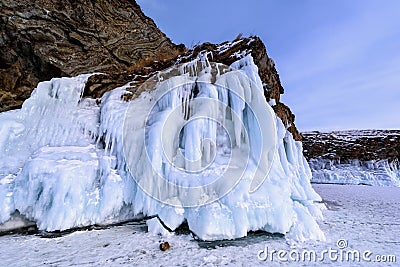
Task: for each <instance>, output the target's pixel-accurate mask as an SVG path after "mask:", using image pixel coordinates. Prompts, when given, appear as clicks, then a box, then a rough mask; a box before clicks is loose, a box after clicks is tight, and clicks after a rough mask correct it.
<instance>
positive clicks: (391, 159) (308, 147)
mask: <svg viewBox="0 0 400 267" xmlns="http://www.w3.org/2000/svg"><path fill="white" fill-rule="evenodd" d="M302 135H303V152H304V155H305V157H306V158H307V160H308V162H309V164H310V167H311V170H312V172H313V181H314V182H323V183H337V182H340V183H355V184H369V185H375V184H380V185H396V186H400V164H399V160H400V130H354V131H334V132H317V131H314V132H306V133H302Z"/></svg>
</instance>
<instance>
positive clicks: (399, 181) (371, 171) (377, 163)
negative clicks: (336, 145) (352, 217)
mask: <svg viewBox="0 0 400 267" xmlns="http://www.w3.org/2000/svg"><path fill="white" fill-rule="evenodd" d="M309 164H310V167H311V170H312V173H313V179H312V181H313V182H315V183H327V184H364V185H379V186H400V164H399V162H398V161H390V162H389V160H387V159H384V160H369V161H360V160H351V161H349V160H347V161H346V162H340V160H330V159H321V158H315V159H311V160H310V162H309Z"/></svg>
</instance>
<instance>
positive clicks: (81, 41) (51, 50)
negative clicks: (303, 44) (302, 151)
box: [0, 0, 301, 140]
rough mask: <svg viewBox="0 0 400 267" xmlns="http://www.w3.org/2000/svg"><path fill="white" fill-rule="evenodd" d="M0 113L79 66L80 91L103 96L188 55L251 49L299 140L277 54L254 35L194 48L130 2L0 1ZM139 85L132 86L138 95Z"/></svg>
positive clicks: (231, 56) (220, 57)
mask: <svg viewBox="0 0 400 267" xmlns="http://www.w3.org/2000/svg"><path fill="white" fill-rule="evenodd" d="M0 7H1V8H0V27H1V35H0V112H1V111H6V110H10V109H14V108H18V107H20V106H21V104H22V103H23V101H24V100H25V99H26V98H28V97H29V95H30V93H31V92H32V90H33V88H35V87H36V85H37V83H38V82H39V81H43V80H49V79H51V78H53V77H60V76H73V75H77V74H80V73H93V72H101V73H102V74H98V75H94V76H92V77H91V78H90V79H89V81H88V83H87V86H86V88H85V93H84V95H85V96H90V97H100V96H101V95H102V94H103V93H104V92H106V91H109V90H111V89H113V88H115V87H116V86H118V85H123V84H126V83H127V82H130V81H133V82H132V91H133V92H135V88H136V87H137V86H138V85H140V83H141V82H143V81H144V80H146V79H147V78H149V77H150V76H151V75H152V74H154V73H155V72H157V71H160V70H163V69H165V68H167V67H170V66H172V65H174V64H177V63H184V62H187V61H189V60H191V59H193V58H194V57H196V56H197V55H198V54H199V53H200V52H207V53H209V56H210V58H211V59H212V60H213V61H216V62H220V63H224V64H227V65H229V64H231V63H232V62H233V61H234V60H235V55H238V54H239V53H242V55H243V53H246V54H248V53H250V54H251V55H252V57H253V59H254V62H255V63H256V65H257V66H258V68H259V74H260V77H261V80H262V82H263V86H264V90H265V91H264V95H265V97H266V99H267V100H268V101H270V100H272V99H273V103H274V105H273V108H274V110H275V112H276V113H277V115H278V116H279V117H280V118H281V119H282V121H283V122H284V124H285V125H286V126H287V127H288V128H289V131H290V132H291V133H292V134H293V136H294V138H295V139H296V140H301V135H300V134H299V132H298V131H297V129H296V127H295V125H294V118H295V116H294V115H293V113H292V112H291V111H290V109H289V107H287V106H286V105H284V104H283V103H281V102H280V95H281V94H283V93H284V89H283V87H282V85H281V83H280V78H279V75H278V72H277V70H276V68H275V63H274V61H273V60H272V59H271V58H270V57H269V56H268V54H267V51H266V48H265V45H264V44H263V42H262V41H261V40H260V39H259V38H257V37H251V38H237V39H236V40H234V41H232V42H225V43H222V44H219V45H216V44H210V43H204V44H202V45H199V46H196V47H195V48H194V49H192V50H188V49H186V48H185V47H184V46H183V45H175V44H173V43H172V42H171V41H170V39H168V38H167V37H166V36H165V35H164V34H163V33H162V32H161V31H160V30H159V29H158V28H157V26H156V25H155V23H154V22H153V21H152V20H151V19H150V18H148V17H146V16H145V15H144V14H143V12H142V11H141V9H140V7H139V6H138V5H137V4H136V2H135V1H133V0H131V1H128V0H117V1H113V2H107V1H100V2H94V1H89V0H78V1H60V0H56V1H48V0H39V1H28V2H20V1H4V0H1V1H0ZM137 93H138V92H136V94H137Z"/></svg>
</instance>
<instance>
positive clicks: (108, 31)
mask: <svg viewBox="0 0 400 267" xmlns="http://www.w3.org/2000/svg"><path fill="white" fill-rule="evenodd" d="M0 28H1V35H0V111H5V110H8V109H13V108H17V107H19V106H20V105H21V104H22V102H23V101H24V100H25V99H26V98H27V97H29V95H30V93H31V91H32V89H33V88H35V87H36V85H37V83H38V82H39V81H43V80H49V79H51V78H53V77H60V76H73V75H77V74H80V73H92V72H115V71H123V70H126V69H127V68H128V67H129V66H131V65H132V64H135V63H136V62H138V61H139V60H141V59H145V58H157V57H159V56H165V55H171V54H172V55H173V54H175V53H176V52H175V50H176V49H177V46H176V45H174V44H173V43H172V42H171V41H170V40H169V39H168V38H167V37H166V36H165V35H164V34H163V33H162V32H161V31H160V30H159V29H158V28H157V26H156V25H155V24H154V22H153V21H152V20H151V19H150V18H148V17H146V16H145V15H144V14H143V12H141V10H140V7H139V6H138V5H137V4H136V3H135V1H127V0H117V1H90V0H77V1H75V0H74V1H61V0H56V1H49V0H38V1H9V0H7V1H5V0H2V1H0Z"/></svg>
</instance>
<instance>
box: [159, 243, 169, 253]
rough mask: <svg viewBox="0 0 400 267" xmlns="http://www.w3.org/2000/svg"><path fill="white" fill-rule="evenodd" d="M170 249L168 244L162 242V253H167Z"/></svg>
mask: <svg viewBox="0 0 400 267" xmlns="http://www.w3.org/2000/svg"><path fill="white" fill-rule="evenodd" d="M169 248H170V245H169V243H168V242H162V243H161V244H160V250H162V251H166V250H167V249H169Z"/></svg>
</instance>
